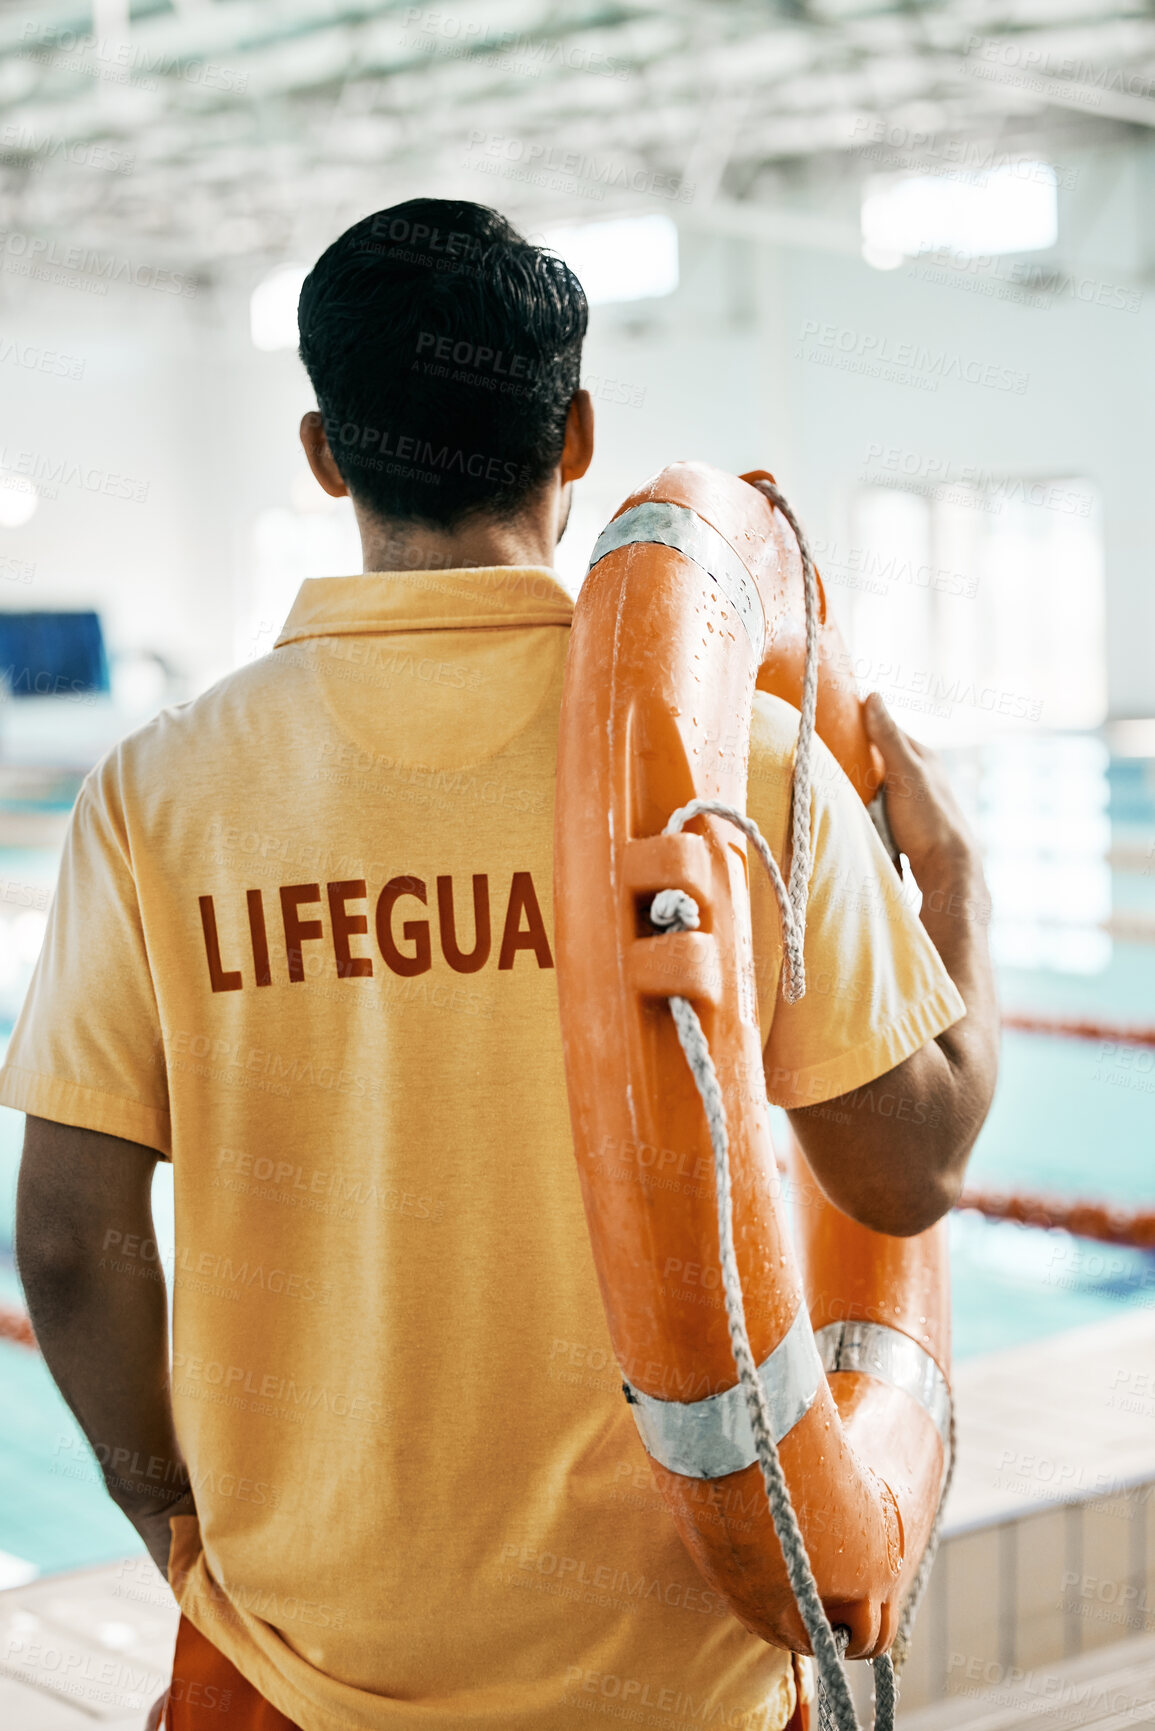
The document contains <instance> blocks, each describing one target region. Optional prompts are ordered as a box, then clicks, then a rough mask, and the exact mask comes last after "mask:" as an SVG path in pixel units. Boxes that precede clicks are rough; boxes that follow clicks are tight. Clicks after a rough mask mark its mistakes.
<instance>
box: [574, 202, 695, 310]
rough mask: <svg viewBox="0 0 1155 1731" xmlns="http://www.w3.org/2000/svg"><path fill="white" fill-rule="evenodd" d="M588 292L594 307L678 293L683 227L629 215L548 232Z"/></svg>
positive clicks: (659, 218) (668, 220)
mask: <svg viewBox="0 0 1155 1731" xmlns="http://www.w3.org/2000/svg"><path fill="white" fill-rule="evenodd" d="M544 239H545V244H546V246H548V247H551V248H552V250H553V251H554V252H557V253H560V254H561V256H562V258H564V259H565V262H566V263H567V264H568V265H569V267H570V269H571V270H572V271H573V273H574V275H575V276H576V277H577V278H578V280H579V281H580V283H581V285H582V287H583V288H584V289H585V291H586V299H587V300H588V301H589V303H590V305H591V306H597V305H598V304H599V303H600V302H604V301H640V300H651V299H656V298H657V297H658V296H659V295H669V294H673V292H674V290H675V289H676V288H677V286H678V228H677V224H676V223H675V222H674V221H673V220H672V219H671V218H670V217H668V216H625V217H619V218H615V219H613V220H611V221H609V222H585V223H573V224H570V225H568V226H566V227H564V228H550V229H547V230H546V232H545V236H544Z"/></svg>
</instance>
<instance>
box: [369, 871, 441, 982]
mask: <svg viewBox="0 0 1155 1731" xmlns="http://www.w3.org/2000/svg"><path fill="white" fill-rule="evenodd" d="M401 896H415V897H416V898H417V900H418V901H419V902H423V901H425V899H426V897H425V884H424V883H423V881H422V880H421V878H390V879H389V882H388V883H387V884H386V885H385V888H384V889H383V890H382V891H381V894H380V895H379V896H378V898H377V947H378V948H379V950H380V951H381V954H382V955H383V956H384V958H385V961H386V964H387V965H388V966H389V967H390V968H392V970H393V972H394V973H395V974H402V975H404V976H405V977H406V978H411V977H412V976H413V975H414V974H424V973H427V972H428V971H429V969H430V967H432V965H433V947H432V944H431V943H430V940H429V921H428V920H406V921H405V924H404V925H403V926H402V927H401V932H402V935H403V936H404V938H405V939H406V941H407V942H408V943H411V944H412V945H413V954H412V955H409V956H407V955H405V954H403V953H402V951H401V950H399V949H398V948H397V942H396V939H395V938H394V936H393V904H394V903H395V902H396V901H397V900H398V898H399V897H401Z"/></svg>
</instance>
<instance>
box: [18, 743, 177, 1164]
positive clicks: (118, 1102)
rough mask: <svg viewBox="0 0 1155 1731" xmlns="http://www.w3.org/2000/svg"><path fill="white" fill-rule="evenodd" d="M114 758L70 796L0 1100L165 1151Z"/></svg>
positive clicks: (164, 1104)
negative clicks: (40, 942)
mask: <svg viewBox="0 0 1155 1731" xmlns="http://www.w3.org/2000/svg"><path fill="white" fill-rule="evenodd" d="M118 762H119V759H118V754H117V753H116V752H114V753H112V754H111V756H110V757H109V758H107V759H105V760H104V762H103V763H102V764H100V765H98V766H97V768H96V769H95V770H93V772H92V774H91V775H90V776H89V777H88V778H87V779H86V781H85V782H84V785H83V786H82V788H81V790H80V794H79V797H78V798H77V801H76V805H75V807H74V809H73V813H72V818H71V821H70V823H69V826H68V835H67V838H66V840H65V844H64V854H63V858H62V860H61V866H60V877H59V880H58V882H57V887H56V894H55V897H54V899H53V903H52V908H51V911H50V913H49V917H48V927H47V930H46V932H45V936H44V947H43V949H42V950H41V952H40V958H39V960H38V962H37V964H36V969H35V972H34V974H33V976H32V982H31V985H30V986H29V988H28V995H27V997H26V998H25V1000H24V1005H23V1008H22V1009H21V1012H20V1016H19V1018H18V1020H17V1023H16V1027H15V1029H14V1031H13V1034H12V1039H11V1042H10V1044H9V1047H8V1053H7V1059H6V1062H5V1064H4V1066H3V1068H0V1104H3V1105H5V1106H11V1107H13V1108H14V1109H15V1110H16V1111H18V1112H30V1113H32V1114H34V1115H35V1116H36V1117H38V1118H48V1119H51V1120H52V1121H53V1122H55V1123H58V1124H72V1125H75V1126H77V1127H78V1128H81V1129H86V1130H99V1131H101V1132H103V1133H104V1134H105V1135H109V1136H122V1137H124V1138H125V1139H126V1140H127V1141H130V1142H140V1143H143V1144H144V1145H145V1146H146V1147H149V1148H155V1149H157V1150H158V1151H159V1152H160V1153H162V1154H165V1155H169V1154H170V1152H171V1137H170V1125H169V1110H168V1086H167V1077H166V1072H165V1065H164V1049H163V1042H162V1038H161V1028H160V1017H159V1015H158V1012H157V1001H156V992H155V990H154V987H153V980H152V974H151V972H150V969H149V963H148V951H147V947H146V944H145V938H144V932H143V928H142V924H141V915H140V906H139V901H138V897H137V888H136V882H135V878H134V875H133V871H132V864H131V859H130V855H129V850H128V846H127V842H126V837H125V829H124V823H123V817H122V808H121V804H120V800H119V797H118V795H119V787H118Z"/></svg>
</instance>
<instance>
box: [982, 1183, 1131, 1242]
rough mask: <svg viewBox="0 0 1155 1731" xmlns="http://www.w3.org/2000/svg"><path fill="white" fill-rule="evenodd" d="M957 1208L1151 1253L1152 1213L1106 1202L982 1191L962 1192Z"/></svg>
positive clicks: (989, 1218) (990, 1218)
mask: <svg viewBox="0 0 1155 1731" xmlns="http://www.w3.org/2000/svg"><path fill="white" fill-rule="evenodd" d="M958 1207H959V1208H965V1209H971V1210H973V1211H974V1212H975V1213H977V1214H982V1215H985V1216H986V1218H987V1219H988V1220H1017V1221H1018V1222H1019V1223H1020V1224H1021V1225H1023V1226H1041V1227H1043V1228H1044V1229H1047V1230H1052V1231H1053V1230H1055V1229H1058V1230H1061V1231H1063V1232H1071V1233H1074V1234H1075V1236H1076V1237H1077V1238H1093V1239H1095V1240H1096V1241H1097V1242H1098V1243H1100V1244H1126V1245H1130V1246H1131V1247H1132V1248H1133V1249H1135V1250H1155V1213H1152V1212H1151V1211H1150V1210H1149V1209H1131V1210H1128V1209H1124V1208H1117V1207H1113V1206H1112V1205H1111V1204H1110V1203H1106V1202H1085V1201H1077V1200H1076V1201H1064V1200H1062V1199H1061V1198H1059V1197H1049V1196H1015V1195H1010V1196H999V1195H995V1194H993V1193H992V1192H989V1191H984V1190H967V1191H964V1193H963V1196H962V1200H961V1201H960V1202H959V1203H958Z"/></svg>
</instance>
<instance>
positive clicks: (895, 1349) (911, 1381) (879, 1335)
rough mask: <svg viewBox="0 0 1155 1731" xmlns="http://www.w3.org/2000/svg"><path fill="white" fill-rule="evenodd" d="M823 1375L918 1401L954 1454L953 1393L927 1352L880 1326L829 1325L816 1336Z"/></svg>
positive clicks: (893, 1330) (852, 1323) (897, 1331)
mask: <svg viewBox="0 0 1155 1731" xmlns="http://www.w3.org/2000/svg"><path fill="white" fill-rule="evenodd" d="M814 1339H815V1341H816V1342H817V1345H818V1351H819V1354H820V1355H821V1358H822V1365H823V1369H824V1370H825V1371H826V1372H827V1373H828V1374H829V1373H830V1372H832V1371H836V1370H853V1371H857V1372H858V1373H859V1375H861V1376H873V1377H877V1378H878V1380H879V1382H888V1383H890V1385H891V1386H892V1388H900V1389H902V1390H903V1392H904V1393H905V1394H909V1395H910V1396H911V1398H912V1400H916V1401H917V1402H918V1404H919V1406H921V1407H925V1409H926V1411H927V1412H928V1413H929V1414H930V1416H931V1418H932V1419H933V1420H934V1423H935V1427H936V1429H937V1430H938V1434H939V1436H940V1437H941V1438H942V1446H943V1448H944V1449H945V1450H949V1448H950V1387H949V1385H948V1383H947V1380H946V1377H945V1376H944V1375H943V1374H942V1371H941V1370H940V1369H939V1368H938V1365H937V1364H936V1363H935V1361H934V1359H933V1358H932V1357H931V1356H930V1353H929V1352H926V1351H924V1350H923V1348H922V1347H921V1346H920V1345H919V1344H918V1342H917V1340H912V1339H911V1338H910V1336H909V1334H902V1333H901V1332H900V1331H899V1330H898V1329H897V1328H887V1327H886V1326H885V1324H883V1323H879V1322H831V1323H828V1324H827V1326H826V1327H825V1328H820V1329H819V1330H818V1332H817V1334H816V1335H815V1336H814Z"/></svg>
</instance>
